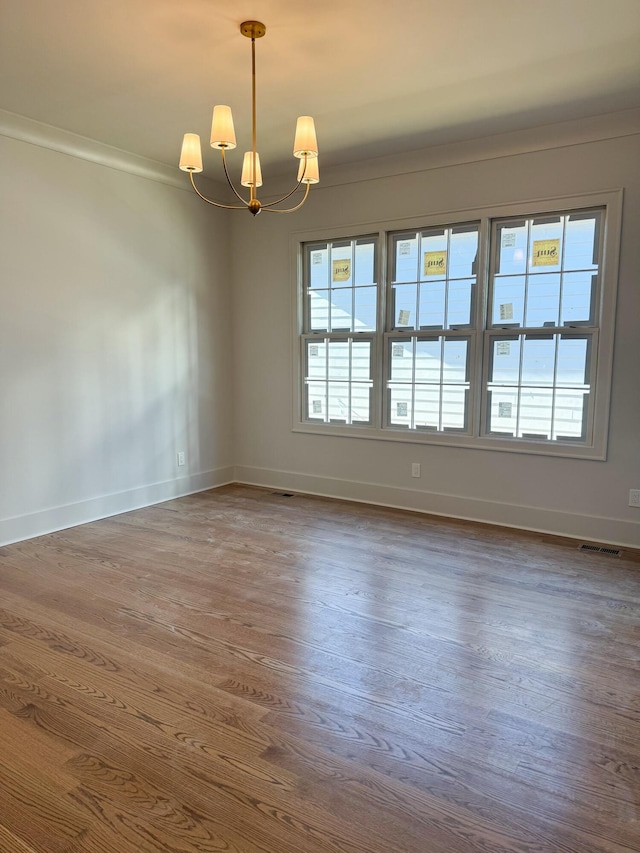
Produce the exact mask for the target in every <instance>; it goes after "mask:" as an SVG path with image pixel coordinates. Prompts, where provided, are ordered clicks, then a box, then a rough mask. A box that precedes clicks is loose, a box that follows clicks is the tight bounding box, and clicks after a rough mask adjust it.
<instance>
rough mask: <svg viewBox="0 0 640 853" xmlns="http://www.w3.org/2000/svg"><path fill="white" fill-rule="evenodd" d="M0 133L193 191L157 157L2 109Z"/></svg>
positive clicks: (220, 189)
mask: <svg viewBox="0 0 640 853" xmlns="http://www.w3.org/2000/svg"><path fill="white" fill-rule="evenodd" d="M0 136H7V137H9V138H11V139H17V140H19V141H20V142H26V143H28V144H29V145H37V146H39V147H40V148H48V149H49V150H50V151H57V152H58V153H60V154H67V155H69V156H70V157H76V158H78V159H80V160H87V161H88V162H90V163H96V164H98V165H100V166H106V167H107V168H109V169H117V170H118V171H120V172H128V173H129V174H131V175H136V176H137V177H139V178H146V179H148V180H151V181H157V182H159V183H161V184H166V185H167V186H170V187H175V188H176V189H179V190H185V191H186V192H190V193H193V190H192V189H191V186H190V184H189V181H188V179H187V176H186V175H185V174H184V173H183V172H180V171H179V170H178V168H177V167H172V166H167V165H166V164H165V163H159V162H158V161H157V160H151V159H149V158H147V157H142V156H140V155H139V154H132V153H131V152H129V151H124V150H122V149H121V148H115V147H114V146H112V145H107V144H105V143H104V142H98V141H97V140H96V139H89V138H88V137H86V136H80V135H78V134H76V133H72V132H71V131H68V130H63V129H62V128H60V127H54V126H53V125H50V124H44V123H43V122H40V121H35V120H34V119H31V118H27V117H26V116H21V115H18V114H17V113H12V112H8V111H7V110H2V109H0ZM201 177H202V176H201ZM203 180H204V181H207V182H208V183H209V186H210V193H211V195H212V196H213V197H214V198H216V197H225V196H226V188H225V187H224V186H223V185H222V184H218V183H217V182H215V181H212V180H211V179H210V178H203Z"/></svg>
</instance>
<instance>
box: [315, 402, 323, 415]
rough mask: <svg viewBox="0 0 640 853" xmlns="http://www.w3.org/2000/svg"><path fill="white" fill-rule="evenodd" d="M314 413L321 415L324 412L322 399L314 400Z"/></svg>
mask: <svg viewBox="0 0 640 853" xmlns="http://www.w3.org/2000/svg"><path fill="white" fill-rule="evenodd" d="M313 414H314V415H321V414H322V400H314V401H313Z"/></svg>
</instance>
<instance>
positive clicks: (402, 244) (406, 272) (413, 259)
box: [393, 234, 418, 281]
mask: <svg viewBox="0 0 640 853" xmlns="http://www.w3.org/2000/svg"><path fill="white" fill-rule="evenodd" d="M417 280H418V237H417V235H415V234H413V235H411V234H410V235H406V234H405V235H396V236H395V237H394V238H393V281H417Z"/></svg>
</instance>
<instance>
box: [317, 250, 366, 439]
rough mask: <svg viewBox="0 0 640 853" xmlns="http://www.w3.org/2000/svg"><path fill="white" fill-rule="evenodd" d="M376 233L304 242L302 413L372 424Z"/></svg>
mask: <svg viewBox="0 0 640 853" xmlns="http://www.w3.org/2000/svg"><path fill="white" fill-rule="evenodd" d="M377 250H378V239H377V237H361V238H358V239H357V240H339V241H335V242H326V243H312V244H308V245H307V246H305V253H304V270H305V273H304V275H305V307H306V318H305V330H306V334H304V335H303V338H302V340H303V347H304V363H305V379H304V391H305V394H304V399H305V418H306V420H308V421H311V422H316V423H333V424H371V422H372V420H371V417H372V399H371V398H372V390H373V350H374V342H375V338H374V335H375V332H376V330H377V310H378V309H377V306H378V285H377Z"/></svg>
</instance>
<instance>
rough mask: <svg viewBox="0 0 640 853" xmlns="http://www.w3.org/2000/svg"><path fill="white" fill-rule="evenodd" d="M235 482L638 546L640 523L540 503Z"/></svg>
mask: <svg viewBox="0 0 640 853" xmlns="http://www.w3.org/2000/svg"><path fill="white" fill-rule="evenodd" d="M235 479H236V481H237V482H239V483H245V484H246V485H252V486H265V487H267V488H271V489H282V490H284V491H290V492H303V493H306V494H310V495H319V496H322V497H329V498H342V499H344V500H350V501H356V502H358V503H368V504H376V505H378V506H386V507H392V508H394V509H406V510H411V511H413V512H424V513H429V514H430V515H441V516H446V517H448V518H459V519H464V520H466V521H479V522H484V523H485V524H497V525H500V526H502V527H515V528H518V529H519V530H531V531H534V532H536V533H550V534H552V535H555V536H566V537H568V538H570V539H580V540H584V541H586V542H597V543H600V544H610V545H617V546H624V547H627V548H640V525H638V524H637V523H635V522H632V521H625V520H624V519H617V518H603V517H600V516H593V515H579V514H578V513H572V512H560V511H557V510H551V509H544V508H540V507H531V506H518V505H514V504H507V503H501V502H499V501H489V500H481V499H478V498H465V497H460V496H458V495H447V494H442V493H438V492H427V491H422V490H420V491H419V490H417V489H402V488H397V487H394V486H385V485H381V484H379V483H362V482H354V481H351V480H341V479H339V478H336V477H318V476H313V475H309V474H299V473H296V472H294V471H277V470H272V469H269V468H252V467H247V466H243V465H239V466H236V469H235Z"/></svg>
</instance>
